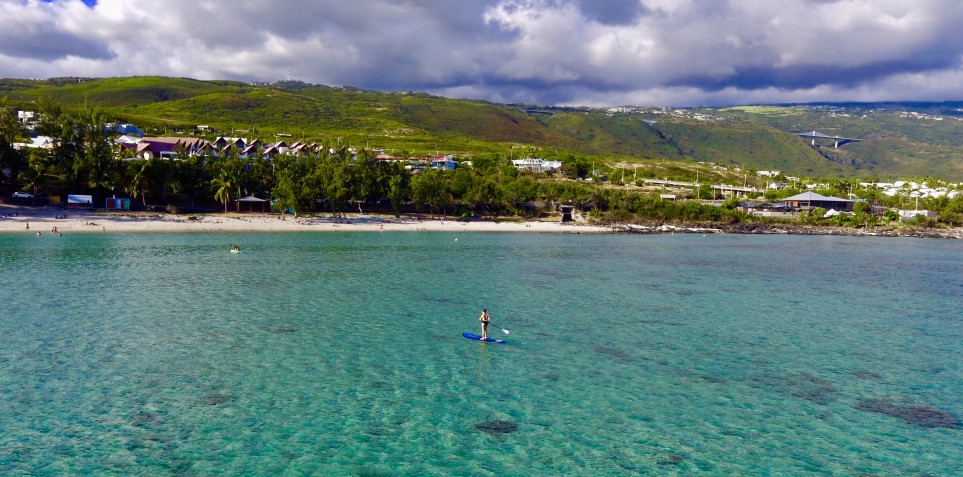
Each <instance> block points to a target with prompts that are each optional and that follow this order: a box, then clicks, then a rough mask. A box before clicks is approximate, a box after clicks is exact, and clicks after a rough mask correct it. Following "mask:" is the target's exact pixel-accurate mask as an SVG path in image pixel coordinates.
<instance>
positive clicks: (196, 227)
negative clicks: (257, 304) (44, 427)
mask: <svg viewBox="0 0 963 477" xmlns="http://www.w3.org/2000/svg"><path fill="white" fill-rule="evenodd" d="M64 214H66V218H61V217H62V216H63V215H64ZM278 217H279V216H278V215H277V214H263V213H228V214H226V215H221V214H218V215H172V214H166V213H156V212H155V213H148V212H105V211H90V210H83V209H67V210H65V209H63V208H60V207H50V206H47V207H20V206H9V205H0V234H6V233H36V232H41V233H50V232H51V231H52V229H53V228H54V227H56V230H57V231H58V232H59V233H111V232H115V233H116V232H122V233H154V232H385V231H387V232H527V233H570V234H582V233H588V234H593V233H596V234H597V233H610V234H623V233H624V234H666V233H668V234H675V233H695V234H710V233H712V234H766V235H838V236H858V237H912V238H940V239H963V228H932V229H926V228H915V227H893V226H881V227H875V228H872V229H854V228H846V227H832V226H815V225H803V224H766V223H739V224H696V225H692V224H665V223H655V222H653V223H645V224H626V223H611V224H578V223H565V224H563V223H561V222H559V221H554V220H553V221H539V220H528V221H521V220H517V221H515V220H473V221H462V220H457V219H452V218H411V217H402V218H395V217H394V216H387V215H374V214H363V215H362V214H349V215H348V216H347V217H345V218H335V217H323V216H312V217H300V218H297V219H295V218H294V217H293V216H288V215H286V216H284V218H283V219H280V218H278ZM27 224H30V228H29V229H28V228H27Z"/></svg>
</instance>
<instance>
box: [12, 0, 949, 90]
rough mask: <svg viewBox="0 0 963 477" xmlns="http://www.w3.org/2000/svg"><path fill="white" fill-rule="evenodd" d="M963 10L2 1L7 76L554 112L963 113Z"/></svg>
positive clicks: (571, 1)
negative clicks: (159, 81)
mask: <svg viewBox="0 0 963 477" xmlns="http://www.w3.org/2000/svg"><path fill="white" fill-rule="evenodd" d="M961 24H963V2H960V1H959V0H591V1H590V0H0V77H14V78H44V77H51V76H131V75H164V76H179V77H190V78H197V79H235V80H242V81H277V80H283V79H295V80H301V81H305V82H309V83H322V84H327V85H346V86H356V87H361V88H369V89H376V90H382V91H424V92H430V93H433V94H438V95H443V96H449V97H457V98H475V99H486V100H490V101H495V102H502V103H510V102H526V103H535V104H545V105H585V106H613V105H630V104H632V105H648V106H699V105H707V106H708V105H729V104H750V103H778V102H814V101H882V100H893V101H903V100H927V101H930V100H931V101H943V100H961V99H963V34H960V33H959V28H960V25H961Z"/></svg>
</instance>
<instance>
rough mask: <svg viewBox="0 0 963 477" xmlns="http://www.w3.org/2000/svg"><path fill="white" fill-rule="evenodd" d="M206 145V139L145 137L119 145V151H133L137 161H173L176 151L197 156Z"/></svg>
mask: <svg viewBox="0 0 963 477" xmlns="http://www.w3.org/2000/svg"><path fill="white" fill-rule="evenodd" d="M206 144H208V141H207V140H206V139H201V138H184V137H145V138H141V140H140V141H137V142H136V143H132V144H125V143H121V144H120V150H121V151H127V150H131V149H134V150H135V151H136V157H137V158H139V159H159V158H165V159H173V158H174V157H176V152H177V150H178V149H180V148H183V149H184V150H186V151H187V153H188V154H197V153H198V152H199V151H201V149H202V148H203V147H204V146H205V145H206Z"/></svg>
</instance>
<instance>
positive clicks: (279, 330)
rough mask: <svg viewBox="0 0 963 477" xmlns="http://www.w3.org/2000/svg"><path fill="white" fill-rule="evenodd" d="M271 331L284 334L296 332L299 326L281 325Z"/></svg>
mask: <svg viewBox="0 0 963 477" xmlns="http://www.w3.org/2000/svg"><path fill="white" fill-rule="evenodd" d="M271 331H273V332H275V333H279V334H284V333H294V332H296V331H298V329H297V328H292V327H290V326H281V327H279V328H275V329H273V330H271Z"/></svg>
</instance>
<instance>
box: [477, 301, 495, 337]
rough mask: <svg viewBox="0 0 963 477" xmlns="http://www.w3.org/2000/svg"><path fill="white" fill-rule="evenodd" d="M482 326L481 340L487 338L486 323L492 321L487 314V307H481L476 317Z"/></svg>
mask: <svg viewBox="0 0 963 477" xmlns="http://www.w3.org/2000/svg"><path fill="white" fill-rule="evenodd" d="M478 321H480V322H481V326H482V337H481V339H482V341H484V340H485V338H488V323H489V322H490V321H492V318H491V317H490V316H488V308H482V313H481V316H480V317H479V318H478Z"/></svg>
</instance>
